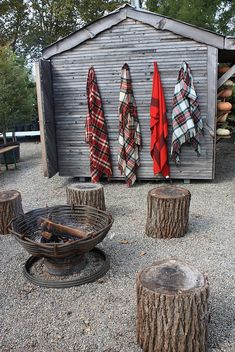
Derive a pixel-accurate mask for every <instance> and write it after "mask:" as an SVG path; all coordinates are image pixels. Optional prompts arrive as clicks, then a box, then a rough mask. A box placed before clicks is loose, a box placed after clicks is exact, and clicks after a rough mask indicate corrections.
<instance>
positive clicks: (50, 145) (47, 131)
mask: <svg viewBox="0 0 235 352" xmlns="http://www.w3.org/2000/svg"><path fill="white" fill-rule="evenodd" d="M36 74H37V79H36V82H37V100H38V115H39V124H40V134H41V143H42V159H43V171H44V176H46V177H52V176H54V175H55V174H56V173H57V172H58V164H57V151H56V128H55V119H54V101H53V90H52V76H51V63H50V61H46V60H40V61H39V62H38V64H37V67H36Z"/></svg>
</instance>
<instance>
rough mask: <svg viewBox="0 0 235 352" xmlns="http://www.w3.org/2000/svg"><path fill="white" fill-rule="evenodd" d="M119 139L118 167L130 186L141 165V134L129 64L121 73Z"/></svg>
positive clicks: (125, 65) (124, 66)
mask: <svg viewBox="0 0 235 352" xmlns="http://www.w3.org/2000/svg"><path fill="white" fill-rule="evenodd" d="M118 141H119V144H120V148H119V156H118V167H119V170H120V171H121V174H124V175H125V178H126V183H127V185H128V186H129V187H130V186H132V185H133V184H134V182H135V180H136V170H137V167H138V166H139V165H140V160H139V147H140V146H141V134H140V125H139V121H138V114H137V108H136V102H135V98H134V95H133V91H132V86H131V77H130V70H129V66H128V65H127V64H124V65H123V67H122V75H121V86H120V97H119V139H118Z"/></svg>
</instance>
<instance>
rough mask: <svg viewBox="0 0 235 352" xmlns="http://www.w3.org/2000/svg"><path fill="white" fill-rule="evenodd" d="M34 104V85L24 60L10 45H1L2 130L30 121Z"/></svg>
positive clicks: (4, 131) (0, 101)
mask: <svg viewBox="0 0 235 352" xmlns="http://www.w3.org/2000/svg"><path fill="white" fill-rule="evenodd" d="M33 104H34V87H33V85H32V83H31V81H30V75H29V72H28V70H27V69H26V68H25V66H24V61H23V60H22V59H21V58H19V57H17V56H16V54H14V53H13V51H12V50H11V49H9V48H8V47H0V132H1V133H3V136H4V141H5V142H6V132H7V131H14V129H15V127H16V125H17V124H19V123H24V122H27V121H30V119H31V114H32V110H33Z"/></svg>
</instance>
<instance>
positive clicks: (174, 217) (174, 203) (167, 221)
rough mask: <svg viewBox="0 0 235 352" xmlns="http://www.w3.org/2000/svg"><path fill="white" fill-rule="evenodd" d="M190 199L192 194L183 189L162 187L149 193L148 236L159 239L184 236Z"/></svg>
mask: <svg viewBox="0 0 235 352" xmlns="http://www.w3.org/2000/svg"><path fill="white" fill-rule="evenodd" d="M190 199H191V194H190V192H189V191H188V190H187V189H185V188H182V187H175V186H161V187H158V188H154V189H152V190H151V191H149V193H148V199H147V204H148V210H147V222H146V234H147V235H148V236H150V237H157V238H172V237H182V236H184V235H185V233H186V232H187V229H188V218H189V206H190Z"/></svg>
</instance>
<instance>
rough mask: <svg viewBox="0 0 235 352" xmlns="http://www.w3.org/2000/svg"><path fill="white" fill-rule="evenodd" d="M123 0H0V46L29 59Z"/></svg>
mask: <svg viewBox="0 0 235 352" xmlns="http://www.w3.org/2000/svg"><path fill="white" fill-rule="evenodd" d="M124 2H125V1H123V0H96V1H95V0H91V1H88V0H3V1H1V0H0V37H1V39H0V45H5V44H10V45H11V47H12V49H13V51H16V52H17V53H21V54H24V56H25V57H26V56H27V55H28V56H30V57H31V58H35V57H38V56H40V54H41V49H42V48H44V47H45V46H47V45H49V44H51V43H53V42H55V41H57V40H58V39H59V38H61V37H65V36H66V35H68V34H70V33H71V32H73V31H75V30H76V29H78V28H79V27H81V26H82V25H84V24H87V23H89V22H91V21H94V20H96V19H97V18H99V17H101V16H103V14H104V13H105V11H113V10H114V9H115V8H117V7H118V6H120V5H121V4H123V3H124Z"/></svg>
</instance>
